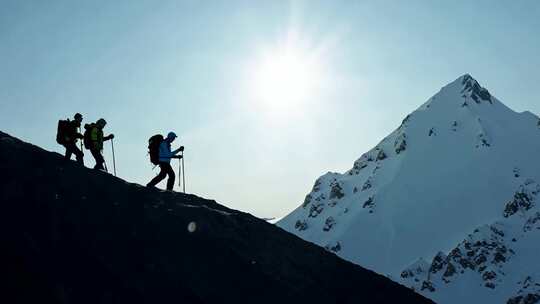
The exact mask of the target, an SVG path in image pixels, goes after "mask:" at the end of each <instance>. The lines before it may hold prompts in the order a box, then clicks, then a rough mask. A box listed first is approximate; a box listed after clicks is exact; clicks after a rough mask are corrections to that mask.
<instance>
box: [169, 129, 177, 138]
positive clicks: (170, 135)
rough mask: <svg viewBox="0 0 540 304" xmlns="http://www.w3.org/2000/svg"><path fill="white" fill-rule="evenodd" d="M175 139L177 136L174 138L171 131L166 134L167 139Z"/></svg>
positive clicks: (174, 134)
mask: <svg viewBox="0 0 540 304" xmlns="http://www.w3.org/2000/svg"><path fill="white" fill-rule="evenodd" d="M177 137H178V136H176V133H174V132H172V131H171V132H169V134H167V138H169V139H175V138H177Z"/></svg>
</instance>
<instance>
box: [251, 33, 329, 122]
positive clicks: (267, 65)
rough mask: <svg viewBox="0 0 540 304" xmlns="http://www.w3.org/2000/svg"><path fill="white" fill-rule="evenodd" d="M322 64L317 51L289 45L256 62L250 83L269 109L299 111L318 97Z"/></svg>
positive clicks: (262, 103) (270, 50)
mask: <svg viewBox="0 0 540 304" xmlns="http://www.w3.org/2000/svg"><path fill="white" fill-rule="evenodd" d="M321 69H322V62H321V60H320V58H319V57H318V56H316V55H315V52H314V51H310V50H309V49H307V48H304V47H301V46H299V45H294V44H291V43H287V44H284V45H281V46H277V47H274V48H270V49H268V50H266V51H265V52H263V53H262V55H261V56H260V57H259V59H258V60H257V61H256V64H255V68H254V74H253V77H251V79H250V82H251V84H252V86H253V87H252V88H253V90H254V95H255V96H254V97H255V99H256V100H257V102H258V103H260V105H262V106H263V107H264V109H265V110H271V111H274V112H275V111H278V112H286V111H291V110H295V109H299V108H301V107H303V106H305V105H306V103H307V102H309V100H310V99H312V98H314V97H316V96H317V93H318V91H319V88H320V86H321V81H322V77H321Z"/></svg>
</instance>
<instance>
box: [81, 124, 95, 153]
mask: <svg viewBox="0 0 540 304" xmlns="http://www.w3.org/2000/svg"><path fill="white" fill-rule="evenodd" d="M93 128H94V124H85V125H84V135H83V142H84V147H85V148H86V149H88V150H90V149H91V148H92V146H93V145H92V138H91V133H92V129H93Z"/></svg>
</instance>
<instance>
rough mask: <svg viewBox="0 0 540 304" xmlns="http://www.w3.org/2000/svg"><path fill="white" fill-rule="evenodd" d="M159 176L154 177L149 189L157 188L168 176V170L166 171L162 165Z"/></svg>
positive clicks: (160, 165) (148, 185)
mask: <svg viewBox="0 0 540 304" xmlns="http://www.w3.org/2000/svg"><path fill="white" fill-rule="evenodd" d="M159 168H160V170H159V174H158V175H157V176H156V177H154V178H153V179H152V180H151V181H150V182H149V183H148V184H147V185H146V186H147V187H155V186H156V185H157V184H158V183H159V182H160V181H162V180H163V179H164V178H165V177H166V176H167V172H166V170H165V169H164V167H163V164H162V163H160V164H159Z"/></svg>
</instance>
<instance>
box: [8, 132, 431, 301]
mask: <svg viewBox="0 0 540 304" xmlns="http://www.w3.org/2000/svg"><path fill="white" fill-rule="evenodd" d="M0 172H2V174H1V175H0V208H1V210H2V211H1V212H0V223H1V224H0V225H1V226H0V231H1V232H0V234H1V237H2V238H1V240H2V243H3V244H2V247H3V249H2V253H1V255H2V256H1V257H2V259H1V261H2V265H1V267H2V272H0V273H1V275H2V276H4V277H5V278H3V279H4V280H3V281H4V282H9V284H8V285H4V286H2V289H5V290H3V291H2V292H0V302H4V303H8V302H9V303H14V301H13V300H10V301H7V299H10V298H16V299H18V301H15V302H20V303H275V302H281V303H294V302H293V301H298V303H300V302H306V301H308V302H309V301H313V303H432V302H430V301H429V300H426V299H424V298H422V297H421V296H419V295H417V294H415V293H413V292H412V291H411V290H409V289H407V288H405V287H402V286H400V285H398V284H396V283H393V282H391V281H390V280H388V279H386V278H384V277H382V276H380V275H377V274H375V273H373V272H371V271H367V270H365V269H363V268H361V267H358V266H356V265H354V264H352V263H349V262H346V261H343V260H341V259H339V258H338V257H336V256H335V255H333V254H331V253H328V252H326V251H325V250H324V249H322V248H320V247H318V246H315V245H313V244H311V243H308V242H305V241H302V240H301V239H299V238H297V237H295V236H293V235H292V234H289V233H287V232H285V231H283V230H281V229H280V228H278V227H276V226H274V225H271V224H268V223H266V222H264V221H262V220H259V219H257V218H255V217H253V216H251V215H249V214H246V213H242V212H239V211H235V210H231V209H228V208H226V207H223V206H221V205H219V204H217V203H216V202H214V201H209V200H205V199H202V198H199V197H196V196H193V195H184V194H180V193H168V192H161V191H158V190H152V189H146V188H143V187H141V186H138V185H135V184H129V183H125V182H124V181H122V180H120V179H118V178H115V177H112V176H110V175H108V174H105V173H103V172H96V171H93V170H90V169H86V168H82V167H80V166H78V165H76V164H75V163H74V162H66V161H64V160H63V159H62V158H61V157H60V156H59V155H58V154H56V153H50V152H46V151H44V150H41V149H40V148H38V147H35V146H32V145H30V144H26V143H23V142H21V141H19V140H17V139H15V138H13V137H10V136H8V135H7V134H4V133H1V132H0ZM254 203H256V202H254ZM191 222H194V223H196V227H197V229H196V230H195V231H194V232H192V233H191V232H189V231H188V229H187V227H188V224H189V223H191ZM191 228H193V225H191Z"/></svg>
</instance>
